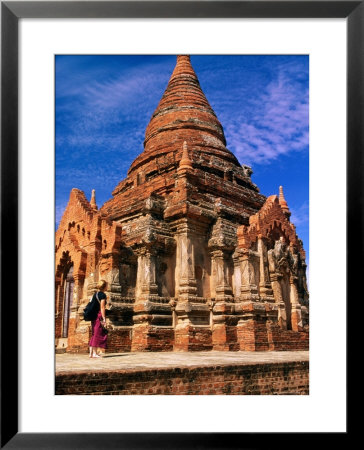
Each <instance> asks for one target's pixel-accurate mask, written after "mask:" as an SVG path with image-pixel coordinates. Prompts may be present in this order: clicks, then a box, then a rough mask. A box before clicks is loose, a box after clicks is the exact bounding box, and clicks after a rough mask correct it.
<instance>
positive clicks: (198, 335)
mask: <svg viewBox="0 0 364 450" xmlns="http://www.w3.org/2000/svg"><path fill="white" fill-rule="evenodd" d="M198 228H199V224H197V223H194V222H193V221H192V220H191V221H190V220H189V219H184V220H181V221H180V222H179V223H178V225H177V227H176V234H175V239H176V243H177V248H176V272H175V274H176V277H175V281H176V291H177V304H176V307H175V320H176V327H175V340H174V347H173V348H174V350H176V351H188V350H209V349H211V327H210V323H209V322H210V313H209V308H208V305H207V304H205V303H204V302H203V300H202V299H199V298H198V297H197V282H196V278H195V255H194V252H195V249H194V240H195V239H196V234H194V231H193V230H196V229H198Z"/></svg>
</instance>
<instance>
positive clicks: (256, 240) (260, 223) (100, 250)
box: [55, 55, 308, 352]
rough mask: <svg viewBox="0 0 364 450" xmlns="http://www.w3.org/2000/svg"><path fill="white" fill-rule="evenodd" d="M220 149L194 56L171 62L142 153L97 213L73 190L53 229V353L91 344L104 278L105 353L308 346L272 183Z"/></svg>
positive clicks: (285, 217) (298, 277) (302, 272)
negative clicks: (89, 310) (257, 180)
mask: <svg viewBox="0 0 364 450" xmlns="http://www.w3.org/2000/svg"><path fill="white" fill-rule="evenodd" d="M251 174H252V170H251V169H250V167H248V166H246V165H244V164H243V165H241V164H240V163H239V162H238V160H237V159H236V157H235V156H234V155H233V154H232V153H231V152H230V151H229V150H228V149H227V148H226V140H225V136H224V131H223V128H222V126H221V124H220V122H219V120H218V119H217V117H216V115H215V113H214V111H213V110H212V108H211V106H210V104H209V102H208V101H207V99H206V97H205V95H204V93H203V92H202V89H201V87H200V84H199V81H198V78H197V76H196V74H195V72H194V70H193V68H192V66H191V62H190V58H189V57H188V56H185V55H182V56H178V57H177V64H176V67H175V69H174V71H173V73H172V76H171V78H170V81H169V83H168V86H167V88H166V91H165V93H164V95H163V97H162V99H161V101H160V103H159V105H158V106H157V108H156V110H155V112H154V113H153V115H152V118H151V120H150V123H149V125H148V127H147V129H146V133H145V141H144V151H143V152H142V153H141V154H140V155H139V156H138V157H137V158H136V159H135V161H134V162H133V163H132V165H131V167H130V169H129V171H128V174H127V177H126V178H125V179H124V180H122V181H121V182H120V183H119V184H118V185H117V186H116V188H115V189H114V191H113V192H112V198H111V199H110V200H109V201H107V202H106V203H105V204H104V205H103V206H102V207H101V208H100V209H98V207H97V204H96V195H95V192H94V191H93V192H92V197H91V201H90V202H89V201H88V200H87V198H86V196H85V194H84V193H83V192H82V191H80V190H78V189H76V188H75V189H72V191H71V194H70V199H69V203H68V205H67V207H66V210H65V212H64V215H63V217H62V219H61V222H60V224H59V227H58V230H57V232H56V241H55V242H56V248H55V251H56V274H55V281H56V307H55V313H56V317H55V321H56V325H55V329H56V347H57V348H58V349H61V348H64V349H67V351H71V352H83V351H85V350H86V349H87V344H88V340H89V334H90V327H89V323H87V322H84V321H83V320H82V311H83V308H84V306H85V304H86V302H87V301H88V300H89V298H90V296H91V295H92V293H93V292H94V291H95V287H96V284H97V281H98V280H99V279H105V280H106V281H107V282H108V291H107V295H108V300H109V303H110V304H112V310H111V311H110V312H109V314H108V319H107V320H108V322H109V328H110V329H111V331H110V333H109V349H108V350H109V351H123V352H126V351H172V350H174V351H200V350H210V349H213V350H221V351H225V350H231V351H236V350H249V351H259V350H294V349H307V348H308V291H307V286H306V264H305V252H304V249H303V247H302V242H301V241H300V240H299V239H298V237H297V235H296V231H295V227H294V225H293V224H292V223H291V222H290V211H289V208H288V205H287V202H286V201H285V198H284V195H283V189H282V188H280V190H279V195H272V196H270V197H268V198H266V197H265V196H264V195H262V194H261V193H260V192H259V189H258V187H257V186H256V185H255V184H254V183H253V182H252V181H251Z"/></svg>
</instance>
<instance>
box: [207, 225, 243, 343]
mask: <svg viewBox="0 0 364 450" xmlns="http://www.w3.org/2000/svg"><path fill="white" fill-rule="evenodd" d="M234 233H235V230H234V229H232V228H231V226H229V225H228V224H227V223H226V220H225V219H223V218H221V217H219V218H218V219H217V222H216V223H215V225H214V228H213V231H212V235H211V239H210V240H209V249H210V255H211V265H212V281H213V285H214V291H215V304H214V306H213V310H212V344H213V349H214V350H231V349H232V348H233V347H234V346H236V345H237V344H236V339H234V338H233V335H234V333H233V332H232V329H233V326H234V324H233V320H234V319H233V312H234V304H233V301H234V298H233V291H232V288H231V282H230V280H229V278H230V273H229V270H230V267H231V266H232V264H231V263H232V259H231V255H232V252H233V250H234V247H235V244H236V241H235V235H234ZM235 334H236V333H235Z"/></svg>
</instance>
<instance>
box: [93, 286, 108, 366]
mask: <svg viewBox="0 0 364 450" xmlns="http://www.w3.org/2000/svg"><path fill="white" fill-rule="evenodd" d="M106 286H107V283H106V281H105V280H100V281H99V282H98V283H97V286H96V287H97V289H98V292H96V294H94V295H96V298H97V300H98V303H99V312H98V314H97V317H96V319H95V320H93V321H92V322H91V328H92V336H91V340H90V343H89V346H90V355H89V357H90V358H100V355H99V354H98V351H100V350H101V349H103V350H104V351H105V349H106V346H107V332H105V330H104V327H105V326H106V309H105V307H106V294H105V292H104V291H105V290H106Z"/></svg>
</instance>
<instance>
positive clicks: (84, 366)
mask: <svg viewBox="0 0 364 450" xmlns="http://www.w3.org/2000/svg"><path fill="white" fill-rule="evenodd" d="M308 369H309V362H308V352H306V351H298V352H261V353H251V352H234V353H231V352H214V351H212V352H196V353H193V354H191V353H189V354H187V353H172V352H171V353H158V354H152V353H145V352H144V353H119V354H108V355H107V356H106V357H104V358H100V359H89V358H88V356H86V355H74V354H60V355H57V356H56V382H55V393H56V394H59V395H62V394H63V395H65V394H66V395H67V394H68V395H74V394H91V395H125V394H126V395H158V394H161V395H206V394H207V395H216V394H218V395H219V394H220V395H221V394H230V395H249V394H250V395H282V394H290V395H307V394H308V393H309V374H308Z"/></svg>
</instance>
